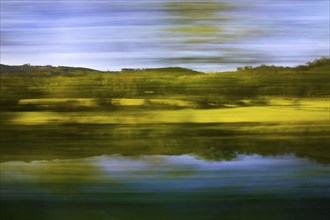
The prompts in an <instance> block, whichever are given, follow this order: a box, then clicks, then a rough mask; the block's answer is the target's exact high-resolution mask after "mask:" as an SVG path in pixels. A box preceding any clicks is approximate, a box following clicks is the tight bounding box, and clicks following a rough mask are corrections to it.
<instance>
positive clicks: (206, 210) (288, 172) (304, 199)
mask: <svg viewBox="0 0 330 220" xmlns="http://www.w3.org/2000/svg"><path fill="white" fill-rule="evenodd" d="M329 171H330V166H329V165H320V164H317V163H315V162H311V161H308V160H305V159H297V158H296V157H294V156H292V155H282V156H276V157H270V156H268V157H262V156H259V155H238V157H237V158H236V159H235V160H232V161H221V162H219V161H218V162H216V161H206V160H202V159H200V158H196V157H194V156H192V155H181V156H162V155H156V156H134V157H128V156H120V155H112V156H107V155H104V156H97V157H89V158H84V159H71V160H51V161H32V162H19V161H11V162H4V163H1V208H2V212H1V217H4V219H10V218H11V217H12V218H14V219H19V218H20V217H22V216H24V215H25V213H26V212H28V213H29V218H28V219H97V218H98V219H217V218H219V217H221V218H222V219H237V218H239V219H292V218H295V217H299V218H300V219H312V218H313V219H327V218H328V217H329V216H330V213H329V210H328V204H329V202H330V199H329V196H330V186H329V184H330V182H329ZM40 208H42V210H41V209H40ZM17 210H20V212H17ZM128 210H130V211H128ZM270 212H271V213H272V214H271V215H270Z"/></svg>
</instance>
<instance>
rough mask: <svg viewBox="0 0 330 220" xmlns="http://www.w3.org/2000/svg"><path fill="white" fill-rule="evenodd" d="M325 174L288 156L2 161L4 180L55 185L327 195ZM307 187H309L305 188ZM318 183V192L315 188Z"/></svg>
mask: <svg viewBox="0 0 330 220" xmlns="http://www.w3.org/2000/svg"><path fill="white" fill-rule="evenodd" d="M328 172H329V165H320V164H317V163H315V162H310V161H308V160H307V159H297V158H296V157H294V156H292V155H283V156H276V157H271V156H268V157H262V156H259V155H249V156H247V155H240V156H238V157H237V158H236V159H234V160H232V161H207V160H203V159H199V158H198V157H195V156H192V155H181V156H163V155H154V156H130V157H129V156H120V155H113V156H106V155H104V156H97V157H90V158H85V159H72V160H51V161H32V162H19V161H11V162H4V163H1V180H2V183H6V182H8V183H10V182H11V183H13V182H16V183H17V182H21V183H24V182H30V183H31V182H35V183H38V182H50V183H51V182H54V181H55V182H57V181H61V183H60V182H59V183H58V184H59V185H62V184H63V185H65V184H78V182H81V181H84V182H86V183H87V184H89V183H90V184H99V183H107V184H109V188H112V187H114V188H115V187H116V184H118V183H121V184H123V185H121V186H124V185H125V187H127V188H129V189H131V190H139V191H141V190H142V191H169V190H170V191H171V190H175V191H194V190H208V189H213V190H220V191H222V190H228V189H232V190H234V189H235V193H252V194H254V193H271V194H272V193H275V194H278V193H286V194H287V193H293V194H296V195H299V194H300V193H304V194H308V193H312V194H315V193H316V194H318V193H321V194H320V195H322V194H324V193H325V194H326V195H329V193H330V191H329V190H330V189H329V179H328V178H327V177H328ZM112 184H114V185H112ZM111 185H112V186H111ZM307 185H309V186H310V188H305V186H307ZM316 186H318V187H319V188H317V189H318V190H319V191H318V190H316V188H313V187H316ZM114 188H113V189H114ZM113 189H112V190H113ZM240 190H242V191H241V192H239V191H240ZM309 190H310V191H309ZM3 193H4V194H3V195H5V194H7V193H10V191H4V192H3Z"/></svg>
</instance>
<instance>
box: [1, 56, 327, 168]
mask: <svg viewBox="0 0 330 220" xmlns="http://www.w3.org/2000/svg"><path fill="white" fill-rule="evenodd" d="M329 61H330V59H328V58H322V59H319V60H315V61H313V62H310V63H308V64H306V65H301V66H298V67H295V68H293V67H275V66H259V67H251V66H248V67H243V68H238V70H237V71H236V72H222V73H202V72H197V71H193V70H189V69H184V68H178V67H171V68H159V69H123V70H122V71H117V72H107V71H106V72H104V71H96V70H91V69H86V68H72V67H52V66H30V65H23V66H6V65H1V75H0V80H1V100H0V102H1V103H0V104H1V161H8V160H13V159H17V160H33V159H47V158H58V157H61V158H62V157H69V158H71V157H82V156H94V155H100V154H112V153H115V154H125V155H141V154H169V155H178V154H183V153H185V154H186V153H192V154H197V155H199V156H201V157H203V158H207V159H211V160H229V159H233V158H235V156H236V155H237V154H239V153H246V154H252V153H257V154H261V155H274V154H286V153H294V154H295V155H298V156H301V157H308V158H310V159H313V160H317V161H319V162H322V163H329V162H330V155H329V154H328V153H327V152H328V150H329V94H330V93H329V77H330V74H329V70H330V63H329Z"/></svg>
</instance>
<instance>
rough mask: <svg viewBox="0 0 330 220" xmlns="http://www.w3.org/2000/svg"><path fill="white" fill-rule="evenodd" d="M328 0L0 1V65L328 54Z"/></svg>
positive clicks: (110, 65)
mask: <svg viewBox="0 0 330 220" xmlns="http://www.w3.org/2000/svg"><path fill="white" fill-rule="evenodd" d="M328 8H329V1H327V0H313V1H312V0H278V1H273V0H257V1H248V0H233V1H228V0H227V1H226V0H218V1H217V0H210V1H194V0H185V1H178V0H134V1H133V0H123V1H116V0H108V1H105V0H97V1H88V0H75V1H72V0H67V1H65V0H57V1H48V0H19V1H17V0H2V1H1V55H2V56H1V63H5V64H23V63H31V64H34V65H48V64H50V65H68V66H84V67H91V68H96V69H101V70H117V69H120V68H125V67H138V68H141V67H143V68H145V67H161V66H182V67H188V68H193V69H197V70H206V71H216V70H230V69H235V68H236V67H237V66H242V65H259V64H277V65H297V64H301V63H305V62H307V61H309V60H311V59H315V58H319V57H321V56H329V30H328V26H329V10H328Z"/></svg>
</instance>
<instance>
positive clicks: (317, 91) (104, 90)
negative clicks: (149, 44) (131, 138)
mask: <svg viewBox="0 0 330 220" xmlns="http://www.w3.org/2000/svg"><path fill="white" fill-rule="evenodd" d="M52 71H53V72H52ZM329 71H330V59H329V58H322V59H318V60H315V61H312V62H309V63H307V64H306V65H301V66H298V67H294V68H292V67H276V66H265V65H262V66H259V67H255V68H243V69H242V70H239V71H236V72H221V73H209V74H206V73H201V72H197V71H193V70H189V69H184V68H175V67H170V68H159V69H123V70H122V71H118V72H102V71H97V70H90V69H86V68H73V67H52V66H31V65H23V66H7V65H1V76H0V80H1V82H0V83H1V105H2V107H3V106H15V105H17V103H18V101H19V100H20V99H31V98H96V99H99V100H100V103H103V102H104V103H105V100H107V99H111V98H146V97H147V98H153V97H154V98H167V99H168V98H179V99H183V100H188V101H194V102H199V103H201V105H203V103H204V104H205V107H208V106H215V107H219V106H221V105H223V104H224V103H237V102H239V100H242V99H258V98H259V99H260V97H267V96H282V97H328V96H329V94H330V92H329V80H330V73H329Z"/></svg>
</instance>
